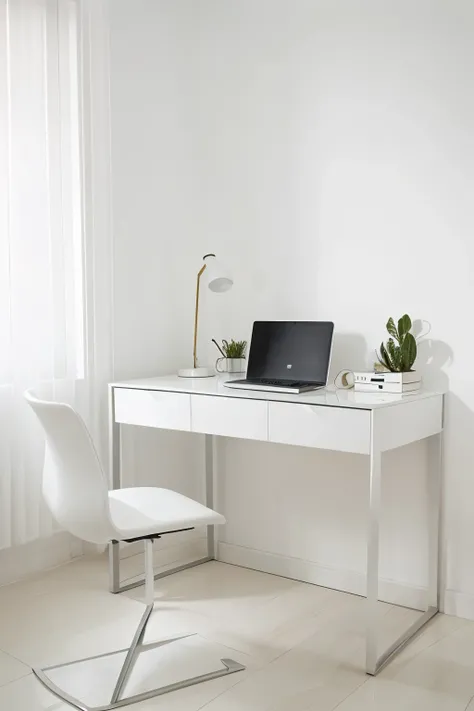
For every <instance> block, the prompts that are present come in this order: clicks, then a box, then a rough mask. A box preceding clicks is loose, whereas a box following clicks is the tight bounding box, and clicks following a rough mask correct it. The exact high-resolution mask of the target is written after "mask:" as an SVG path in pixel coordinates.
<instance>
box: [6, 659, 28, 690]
mask: <svg viewBox="0 0 474 711" xmlns="http://www.w3.org/2000/svg"><path fill="white" fill-rule="evenodd" d="M30 671H31V670H30V668H29V667H27V666H26V664H22V662H20V661H19V660H18V659H15V657H11V656H10V655H9V654H5V652H0V686H4V685H5V684H9V683H10V682H11V681H15V679H20V678H21V677H22V676H26V675H27V674H29V673H30Z"/></svg>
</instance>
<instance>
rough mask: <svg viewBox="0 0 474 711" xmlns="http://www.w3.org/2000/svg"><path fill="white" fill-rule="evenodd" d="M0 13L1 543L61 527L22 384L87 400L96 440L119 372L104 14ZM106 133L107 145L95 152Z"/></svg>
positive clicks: (39, 4)
mask: <svg viewBox="0 0 474 711" xmlns="http://www.w3.org/2000/svg"><path fill="white" fill-rule="evenodd" d="M0 8H1V10H0V224H1V228H0V549H2V548H9V547H12V546H16V545H18V544H23V543H27V542H31V541H34V540H36V539H39V538H42V537H49V536H51V535H52V534H53V532H54V530H55V526H54V524H53V522H52V520H51V517H50V516H49V514H48V513H47V511H46V509H45V506H44V504H43V501H42V496H41V469H42V456H43V445H42V436H41V433H40V431H39V428H38V426H37V423H36V422H35V420H34V418H33V417H32V416H31V413H30V412H29V410H28V408H27V407H26V406H25V404H24V402H23V399H22V392H23V390H24V389H25V388H27V387H31V386H35V385H37V384H39V383H43V382H48V383H52V388H51V389H52V391H53V394H54V396H56V397H60V398H61V399H62V398H64V399H66V400H68V401H69V402H71V403H74V404H76V405H77V406H78V407H79V409H80V410H81V412H82V413H83V414H84V416H85V417H86V419H87V420H88V422H89V424H90V426H91V427H92V430H93V433H95V435H96V438H97V439H98V440H99V445H100V437H101V435H102V434H103V426H102V424H103V422H104V397H105V393H106V388H105V383H106V381H107V379H108V375H109V373H110V369H111V330H110V323H111V319H110V309H111V304H110V299H111V288H110V285H111V277H110V268H111V266H110V265H111V247H110V224H109V223H108V214H109V212H108V199H109V194H108V188H107V185H106V184H105V183H104V179H106V178H107V171H104V169H103V168H101V167H100V166H101V164H104V161H107V160H108V153H107V136H106V135H105V134H104V135H102V136H99V135H96V134H95V128H96V124H97V121H99V124H100V125H101V127H102V129H103V130H106V128H107V121H106V120H105V121H104V117H103V116H101V117H100V116H99V117H98V114H96V115H94V114H93V113H92V105H93V98H92V97H93V94H94V91H96V93H97V88H96V87H95V83H96V82H97V81H98V82H99V85H100V83H101V82H102V84H103V82H104V81H105V78H106V66H105V64H104V62H105V57H106V52H105V51H104V46H103V45H102V46H101V47H100V52H99V54H100V56H98V57H97V66H98V71H97V79H94V81H92V80H91V74H92V70H93V68H94V62H95V61H96V57H95V53H96V48H97V46H98V45H97V43H96V45H95V46H94V38H93V32H92V27H93V21H94V13H97V12H98V11H99V10H100V9H101V8H102V4H101V2H100V0H96V4H95V9H94V4H93V0H90V1H89V2H86V1H85V2H80V0H77V2H76V0H0ZM102 19H103V17H102ZM98 27H99V28H98V29H96V30H95V32H96V33H97V32H99V31H100V27H102V28H103V25H99V26H98ZM96 39H97V38H96ZM101 39H103V38H101ZM99 89H100V96H101V99H100V101H99V102H98V107H99V108H102V109H103V110H106V107H107V96H108V93H107V87H106V86H103V85H102V86H99ZM104 89H105V92H104ZM104 138H105V144H104ZM99 139H101V143H102V145H105V148H103V149H102V155H100V159H99V160H97V159H96V143H95V142H96V141H98V140H99ZM97 165H99V167H97ZM99 179H101V180H102V185H101V186H100V187H99V185H98V180H99ZM100 199H101V200H102V202H101V204H100V205H98V202H100ZM104 216H105V217H104ZM98 228H99V229H98ZM99 274H100V288H98V287H97V279H98V278H99ZM98 327H102V330H101V332H100V334H99V335H98V334H97V331H98ZM101 423H102V424H101Z"/></svg>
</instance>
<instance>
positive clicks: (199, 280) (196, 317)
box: [193, 264, 206, 368]
mask: <svg viewBox="0 0 474 711" xmlns="http://www.w3.org/2000/svg"><path fill="white" fill-rule="evenodd" d="M205 268H206V264H204V265H203V266H202V267H201V269H200V270H199V271H198V275H197V281H196V308H195V310H194V346H193V359H194V368H197V367H198V366H197V339H198V320H199V286H200V282H201V276H202V275H203V272H204V270H205Z"/></svg>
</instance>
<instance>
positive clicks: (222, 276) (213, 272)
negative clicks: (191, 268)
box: [178, 254, 234, 378]
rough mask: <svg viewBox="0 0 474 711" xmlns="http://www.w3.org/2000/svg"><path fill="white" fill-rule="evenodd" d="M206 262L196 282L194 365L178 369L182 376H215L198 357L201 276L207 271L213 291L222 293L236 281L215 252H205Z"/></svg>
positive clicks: (210, 287)
mask: <svg viewBox="0 0 474 711" xmlns="http://www.w3.org/2000/svg"><path fill="white" fill-rule="evenodd" d="M203 262H204V264H203V265H202V267H201V269H200V270H199V272H198V275H197V282H196V307H195V310H194V347H193V367H192V368H183V369H182V370H179V371H178V375H179V377H180V378H212V377H214V376H215V372H214V369H213V368H200V367H199V366H198V357H197V340H198V321H199V287H200V283H201V277H202V275H203V274H204V273H205V279H206V280H207V285H208V287H209V289H210V290H211V291H215V292H217V293H221V292H223V291H229V289H230V288H231V287H232V284H233V283H234V282H233V280H232V277H231V276H230V274H229V273H228V271H227V270H226V269H225V268H224V267H223V265H222V264H221V263H220V262H218V261H217V259H216V255H215V254H205V255H204V257H203Z"/></svg>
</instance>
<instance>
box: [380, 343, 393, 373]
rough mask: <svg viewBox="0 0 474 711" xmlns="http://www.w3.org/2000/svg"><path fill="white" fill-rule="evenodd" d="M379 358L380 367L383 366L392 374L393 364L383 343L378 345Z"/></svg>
mask: <svg viewBox="0 0 474 711" xmlns="http://www.w3.org/2000/svg"><path fill="white" fill-rule="evenodd" d="M380 356H381V358H380V362H381V363H382V365H384V366H385V367H386V368H388V369H389V370H390V371H392V372H393V363H392V361H391V359H390V355H389V354H388V352H387V349H386V348H385V346H384V344H383V343H381V344H380Z"/></svg>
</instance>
